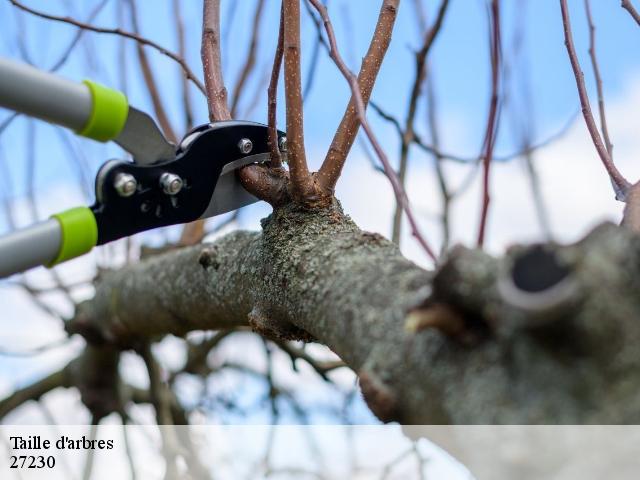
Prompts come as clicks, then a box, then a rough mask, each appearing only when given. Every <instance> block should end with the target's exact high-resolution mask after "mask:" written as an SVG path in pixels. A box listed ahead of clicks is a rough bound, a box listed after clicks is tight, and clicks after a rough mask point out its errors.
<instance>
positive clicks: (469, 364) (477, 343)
mask: <svg viewBox="0 0 640 480" xmlns="http://www.w3.org/2000/svg"><path fill="white" fill-rule="evenodd" d="M263 224H264V231H263V233H262V234H259V233H247V232H234V233H232V234H230V235H228V236H226V237H224V238H222V239H220V240H219V241H217V242H216V243H215V244H213V245H208V246H203V247H192V248H188V249H184V250H180V251H174V252H170V253H168V254H166V255H163V256H157V257H154V258H152V259H149V260H147V261H144V262H141V263H139V264H135V265H131V266H128V267H126V268H124V269H122V270H119V271H113V272H108V273H105V274H104V276H103V278H102V279H101V282H100V283H99V284H98V285H97V288H96V296H95V298H93V299H92V300H90V301H88V302H86V303H84V304H82V305H81V307H80V309H79V310H78V312H77V315H76V317H75V318H74V319H73V320H72V321H71V326H73V325H74V324H75V325H77V323H78V322H82V323H83V324H84V326H85V330H86V329H87V328H89V327H92V328H94V329H95V331H96V332H97V331H100V332H102V333H103V334H104V335H107V336H108V337H109V338H111V339H112V340H113V341H116V342H127V341H129V340H130V339H131V338H152V337H153V336H155V335H164V334H169V333H174V334H184V333H186V332H188V331H190V330H203V329H205V330H206V329H221V328H231V327H234V326H237V325H241V326H243V325H251V326H252V327H253V329H254V330H256V331H259V332H261V333H263V334H268V335H270V336H271V337H272V338H276V339H280V340H281V339H286V338H309V337H313V338H315V339H316V340H318V341H320V342H321V343H324V344H326V345H327V346H329V347H330V348H331V349H332V350H333V351H334V352H336V354H337V355H339V357H340V358H341V359H342V360H344V362H345V363H346V364H347V365H348V366H349V367H350V368H352V369H353V370H355V371H356V372H357V373H358V375H359V377H360V385H361V388H362V391H363V394H364V396H365V399H366V401H367V402H368V404H369V406H370V407H371V408H372V410H373V411H374V412H375V413H376V414H377V415H378V416H379V417H380V418H382V419H383V420H385V421H390V420H397V421H400V422H402V423H405V424H433V423H443V422H454V423H462V424H464V423H512V424H513V423H538V422H539V423H618V422H623V423H624V422H635V421H637V420H638V418H640V417H638V412H639V411H640V410H639V409H638V403H637V398H636V395H635V390H634V389H629V388H626V387H625V386H628V385H630V384H634V382H637V381H639V380H640V368H638V367H640V352H639V351H638V349H637V338H639V337H640V324H638V322H634V321H630V319H632V318H635V316H637V315H639V314H640V310H639V306H638V302H637V292H636V290H637V288H636V285H635V284H633V282H629V281H628V278H630V276H634V275H638V274H640V270H638V265H640V257H639V255H640V253H638V252H640V239H639V238H638V237H637V236H636V235H634V234H633V233H631V232H628V231H627V230H626V229H621V228H618V227H615V226H613V225H605V226H602V227H599V228H598V229H596V230H595V231H594V232H592V233H591V234H589V236H588V237H587V238H586V239H585V240H583V241H581V242H579V243H578V244H576V245H572V246H568V247H559V246H557V245H554V244H549V245H546V246H544V247H542V249H541V248H540V247H539V246H538V247H517V248H513V249H512V250H510V252H509V253H508V254H507V256H506V257H505V258H504V259H502V260H496V259H493V258H491V257H489V256H488V255H486V254H484V253H483V252H481V251H479V250H466V249H464V248H461V247H459V248H457V249H454V250H453V251H451V252H450V254H449V257H448V259H447V260H446V262H444V263H443V264H442V265H441V267H440V268H439V269H438V271H437V272H436V273H435V274H431V273H429V272H426V271H424V270H422V269H421V268H419V267H417V266H415V265H414V264H412V263H411V262H409V261H407V260H406V259H404V258H403V257H402V256H401V254H400V252H399V250H398V249H397V247H396V246H395V245H394V244H392V243H391V242H388V241H386V240H385V239H383V238H382V237H381V236H378V235H375V234H371V233H366V232H362V231H360V230H359V229H358V228H357V227H356V226H355V225H354V224H353V223H352V222H351V221H350V220H349V219H348V218H347V217H345V216H343V215H342V213H341V212H339V211H338V210H333V211H327V210H320V211H314V212H312V213H309V212H307V211H305V210H304V209H300V208H299V207H296V206H295V205H289V206H287V207H284V208H282V209H278V210H277V211H276V212H274V214H272V215H271V217H270V218H269V219H267V220H266V221H264V222H263ZM532 260H535V261H534V262H533V263H532ZM541 260H542V261H541ZM557 262H564V263H557ZM543 264H544V265H547V266H548V267H549V268H551V270H552V271H555V270H556V269H557V268H559V269H561V270H562V271H563V272H564V275H565V276H564V277H563V278H562V279H560V280H558V279H557V278H551V277H548V281H546V282H543V284H539V283H536V287H535V290H536V291H535V292H531V291H529V290H528V289H527V288H528V287H527V286H526V285H527V281H528V280H526V279H528V278H536V279H538V280H539V279H540V278H542V277H541V276H540V275H539V273H540V268H542V269H543V270H544V269H545V268H547V267H545V266H543ZM554 265H555V266H554ZM629 269H631V270H629ZM327 272H331V274H330V275H328V274H327ZM623 272H624V273H623ZM531 276H533V277H531ZM543 277H544V276H543ZM544 278H547V277H544ZM523 282H524V283H523ZM247 286H250V288H249V287H247ZM185 291H188V292H189V294H188V295H185ZM140 298H146V299H147V301H146V302H140V301H139V299H140ZM439 312H445V313H443V315H444V316H443V317H442V318H435V317H436V316H437V315H440V313H439ZM449 317H450V318H452V319H454V320H453V321H455V322H456V324H455V325H449V324H448V323H447V322H448V320H447V318H449ZM415 318H419V319H421V322H423V323H422V326H423V327H424V326H425V324H424V320H425V319H428V322H427V323H428V324H429V325H431V327H429V328H419V329H416V328H413V327H415V322H412V321H411V320H412V319H415ZM545 322H546V323H545ZM410 327H411V328H410ZM453 327H455V328H453ZM622 359H624V360H622ZM576 392H579V395H577V394H576Z"/></svg>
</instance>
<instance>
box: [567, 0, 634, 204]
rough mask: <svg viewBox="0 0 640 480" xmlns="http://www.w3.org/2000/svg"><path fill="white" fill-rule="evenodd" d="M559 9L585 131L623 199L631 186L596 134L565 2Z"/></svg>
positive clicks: (617, 192) (596, 128) (596, 130)
mask: <svg viewBox="0 0 640 480" xmlns="http://www.w3.org/2000/svg"><path fill="white" fill-rule="evenodd" d="M560 8H561V10H562V25H563V28H564V38H565V45H566V47H567V53H568V54H569V61H570V62H571V68H572V69H573V74H574V76H575V79H576V86H577V88H578V96H579V97H580V104H581V106H582V115H583V116H584V121H585V123H586V124H587V129H588V130H589V134H590V135H591V140H592V141H593V144H594V145H595V147H596V151H597V152H598V155H599V156H600V160H601V161H602V164H603V165H604V168H605V169H606V170H607V173H608V174H609V177H610V178H611V180H612V182H613V183H614V187H615V189H616V194H617V195H619V196H620V194H621V196H622V198H624V197H625V196H626V192H627V190H628V189H629V187H630V186H631V184H630V183H629V182H628V181H627V179H626V178H624V177H623V176H622V174H621V173H620V172H619V171H618V169H617V168H616V166H615V164H614V163H613V160H612V159H611V156H610V155H609V152H607V149H606V147H605V145H604V143H603V142H602V138H601V137H600V133H599V132H598V127H597V126H596V122H595V120H594V118H593V113H592V112H591V105H590V104H589V95H588V94H587V87H586V86H585V83H584V73H583V72H582V70H581V68H580V62H579V60H578V55H577V53H576V49H575V46H574V44H573V35H572V33H571V20H570V18H569V8H568V7H567V0H560Z"/></svg>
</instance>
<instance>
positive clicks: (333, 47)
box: [309, 0, 437, 262]
mask: <svg viewBox="0 0 640 480" xmlns="http://www.w3.org/2000/svg"><path fill="white" fill-rule="evenodd" d="M309 2H311V4H312V5H313V6H314V8H315V9H316V10H317V11H318V13H320V16H321V17H322V20H323V22H324V27H325V31H326V32H327V37H328V39H329V47H330V51H329V56H330V57H331V59H332V60H333V62H334V63H335V64H336V66H337V67H338V70H340V73H342V75H343V76H344V77H345V79H346V80H347V81H348V82H349V87H350V88H351V95H352V99H353V102H354V108H355V112H356V115H357V121H358V122H359V123H360V124H361V125H362V128H363V130H364V131H365V133H366V135H367V138H368V139H369V142H371V146H372V147H373V149H374V150H375V152H376V155H377V156H378V158H379V159H380V162H381V163H382V165H383V167H384V170H385V173H386V175H387V177H388V178H389V181H390V182H391V186H392V187H393V191H394V193H395V195H396V199H397V201H398V203H399V204H401V205H402V206H403V209H404V211H405V213H406V215H407V219H408V220H409V224H410V225H411V231H412V233H413V235H414V237H415V238H416V240H417V241H418V243H420V245H421V246H422V247H423V248H424V250H425V252H426V253H427V254H428V255H429V256H430V257H431V258H432V259H433V261H434V262H435V261H436V259H437V258H436V255H435V253H434V251H433V249H432V248H431V247H430V246H429V244H428V243H427V241H426V239H425V238H424V237H423V236H422V234H421V233H420V229H419V228H418V224H417V222H416V220H415V217H414V216H413V212H412V210H411V205H410V204H409V198H408V197H407V194H406V192H405V191H404V188H403V186H402V184H401V183H400V181H399V179H398V176H397V174H396V172H395V171H394V169H393V167H392V166H391V163H390V162H389V158H388V157H387V154H386V153H385V152H384V150H383V149H382V147H381V145H380V142H379V141H378V139H377V138H376V136H375V134H374V133H373V130H372V129H371V126H370V125H369V121H368V119H367V115H366V109H367V107H366V104H365V102H364V99H363V96H362V93H361V91H360V84H359V82H358V77H356V76H355V74H354V73H353V72H352V71H351V70H349V68H348V67H347V65H346V64H345V63H344V60H343V59H342V56H341V55H340V52H339V51H338V44H337V42H336V37H335V34H334V31H333V25H332V24H331V20H330V18H329V13H328V12H327V9H326V7H325V6H324V5H323V4H322V3H321V2H320V1H319V0H309Z"/></svg>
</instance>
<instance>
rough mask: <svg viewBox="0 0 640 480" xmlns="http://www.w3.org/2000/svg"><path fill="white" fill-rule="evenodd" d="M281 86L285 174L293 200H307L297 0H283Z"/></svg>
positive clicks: (308, 185) (310, 185) (309, 189)
mask: <svg viewBox="0 0 640 480" xmlns="http://www.w3.org/2000/svg"><path fill="white" fill-rule="evenodd" d="M283 8H284V72H285V76H284V80H285V81H284V85H285V97H286V100H287V140H288V160H289V174H290V176H291V190H292V194H293V196H294V199H296V200H297V201H302V202H303V203H306V202H308V201H309V200H311V196H312V192H313V179H312V178H311V175H310V174H309V167H308V166H307V159H306V154H305V147H304V116H303V107H302V74H301V69H300V0H284V2H283Z"/></svg>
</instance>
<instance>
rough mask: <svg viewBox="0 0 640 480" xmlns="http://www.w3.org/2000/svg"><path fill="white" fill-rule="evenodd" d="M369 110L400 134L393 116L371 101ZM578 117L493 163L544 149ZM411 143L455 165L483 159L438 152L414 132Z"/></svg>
mask: <svg viewBox="0 0 640 480" xmlns="http://www.w3.org/2000/svg"><path fill="white" fill-rule="evenodd" d="M370 105H371V108H372V109H373V110H374V112H376V113H377V114H378V115H380V117H381V118H382V119H384V120H386V121H388V122H389V123H391V124H392V125H393V126H394V128H395V129H396V131H398V132H402V127H401V126H400V121H399V120H398V119H397V118H395V117H394V116H393V115H391V114H390V113H388V112H387V111H385V110H383V109H382V107H380V105H378V104H377V103H376V102H374V101H371V102H370ZM577 116H578V112H576V113H574V114H573V115H571V117H569V119H568V120H567V121H566V122H565V123H564V125H563V126H562V127H561V128H560V129H559V130H558V131H557V132H555V133H552V134H551V135H549V137H547V138H545V139H543V140H541V141H540V142H538V143H535V144H533V145H530V146H529V147H525V148H524V149H519V150H516V151H513V152H509V153H506V154H503V155H494V156H493V161H494V162H508V161H510V160H513V159H514V158H518V157H521V156H522V155H525V154H527V153H529V152H534V151H536V150H539V149H541V148H543V147H546V146H548V145H550V144H551V143H553V142H555V141H556V140H558V139H560V138H562V137H563V136H564V135H565V134H566V133H567V132H568V131H569V129H570V128H571V126H572V125H573V123H574V121H575V119H576V117H577ZM413 143H415V145H416V146H417V147H418V148H420V149H421V150H424V151H425V152H426V153H430V154H432V155H435V156H438V157H441V158H442V159H443V160H449V161H452V162H456V163H469V164H477V163H478V162H482V160H483V158H484V157H480V158H478V157H477V156H473V157H465V156H462V155H459V154H456V153H451V152H446V151H443V150H440V149H439V148H437V147H436V146H435V145H432V144H431V145H430V144H428V143H426V142H425V141H424V140H423V139H422V137H421V136H420V135H418V133H417V132H414V134H413Z"/></svg>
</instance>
